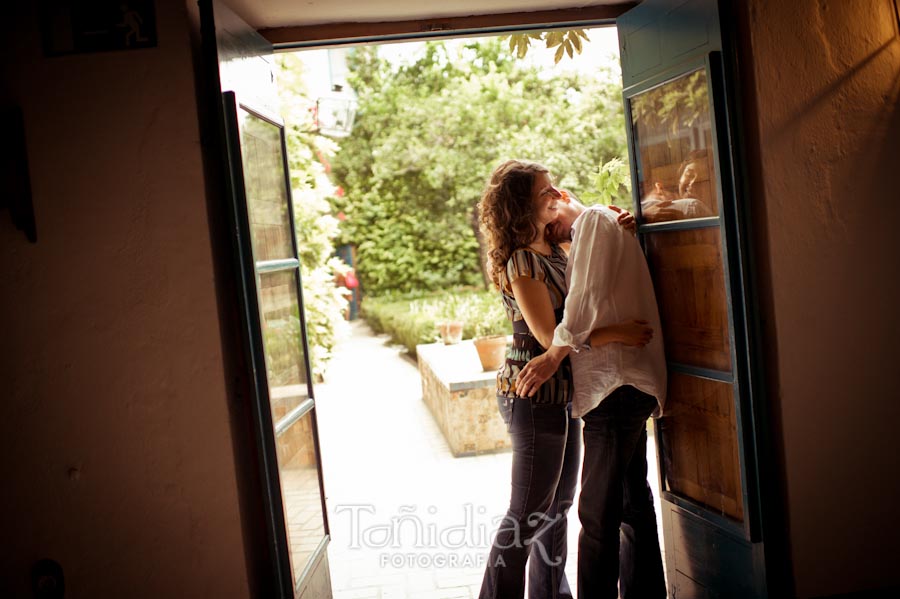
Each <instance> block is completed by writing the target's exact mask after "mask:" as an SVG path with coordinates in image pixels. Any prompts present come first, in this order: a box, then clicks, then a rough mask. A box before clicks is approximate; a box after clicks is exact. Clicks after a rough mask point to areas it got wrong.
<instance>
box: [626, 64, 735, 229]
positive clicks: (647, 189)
mask: <svg viewBox="0 0 900 599" xmlns="http://www.w3.org/2000/svg"><path fill="white" fill-rule="evenodd" d="M630 105H631V118H632V122H633V125H634V133H635V147H636V152H637V160H638V178H639V181H638V185H639V187H638V189H639V193H640V198H641V216H642V219H643V220H644V221H646V222H663V221H672V220H681V219H687V218H702V217H707V216H716V215H717V214H718V201H717V198H716V186H715V180H716V178H715V166H714V163H713V155H712V151H711V147H712V128H711V119H710V104H709V92H708V90H707V79H706V71H705V70H698V71H694V72H692V73H688V74H686V75H684V76H681V77H679V78H677V79H674V80H672V81H669V82H667V83H664V84H662V85H660V86H658V87H654V88H653V89H650V90H648V91H646V92H643V93H641V94H638V95H636V96H634V97H633V98H631V100H630Z"/></svg>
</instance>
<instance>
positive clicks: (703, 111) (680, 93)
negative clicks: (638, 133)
mask: <svg viewBox="0 0 900 599" xmlns="http://www.w3.org/2000/svg"><path fill="white" fill-rule="evenodd" d="M631 110H632V113H633V115H632V116H633V118H634V120H635V121H636V122H640V123H642V126H643V127H645V128H646V129H647V130H650V131H664V130H668V131H669V133H670V134H672V135H676V134H677V133H678V132H679V131H680V130H682V129H684V128H690V127H693V126H694V125H696V124H698V123H700V122H702V121H705V120H706V119H708V118H709V90H708V89H707V81H706V72H705V71H703V70H700V71H696V72H694V73H691V74H690V75H687V76H685V77H680V78H678V79H676V80H675V81H671V82H669V83H667V84H666V85H662V86H660V87H657V88H654V89H651V90H648V91H646V92H644V93H642V94H640V95H638V96H636V97H635V98H634V99H633V100H632V102H631Z"/></svg>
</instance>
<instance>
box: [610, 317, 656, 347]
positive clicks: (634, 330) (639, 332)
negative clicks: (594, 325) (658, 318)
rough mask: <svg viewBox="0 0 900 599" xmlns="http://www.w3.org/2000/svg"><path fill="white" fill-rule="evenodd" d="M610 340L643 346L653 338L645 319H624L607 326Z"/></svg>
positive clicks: (651, 330)
mask: <svg viewBox="0 0 900 599" xmlns="http://www.w3.org/2000/svg"><path fill="white" fill-rule="evenodd" d="M608 334H609V335H610V341H611V342H614V343H615V342H618V343H621V344H622V345H630V346H632V347H644V346H645V345H647V344H648V343H650V340H651V339H653V329H652V328H651V327H650V326H648V323H647V321H646V320H626V321H625V322H620V323H619V324H614V325H612V326H610V327H608Z"/></svg>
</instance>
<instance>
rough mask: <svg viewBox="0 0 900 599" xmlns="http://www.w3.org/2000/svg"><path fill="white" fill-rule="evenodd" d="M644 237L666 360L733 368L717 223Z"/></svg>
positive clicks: (723, 369) (715, 368)
mask: <svg viewBox="0 0 900 599" xmlns="http://www.w3.org/2000/svg"><path fill="white" fill-rule="evenodd" d="M644 239H645V242H646V248H647V259H648V263H649V266H650V273H651V275H652V277H653V281H654V286H655V289H656V298H657V301H658V303H659V309H660V318H661V320H662V327H663V342H664V343H665V348H666V358H667V360H669V361H670V362H676V363H679V364H686V365H689V366H697V367H701V368H709V369H712V370H719V371H722V372H731V346H730V342H729V336H728V305H727V296H726V293H725V272H724V269H723V266H722V249H721V237H720V233H719V230H718V228H705V229H692V230H688V231H664V232H658V233H648V234H646V236H645V237H644ZM670 394H671V392H670Z"/></svg>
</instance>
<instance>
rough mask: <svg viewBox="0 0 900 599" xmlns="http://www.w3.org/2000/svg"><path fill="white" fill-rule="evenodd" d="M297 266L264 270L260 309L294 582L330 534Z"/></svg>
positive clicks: (260, 284) (260, 286) (261, 276)
mask: <svg viewBox="0 0 900 599" xmlns="http://www.w3.org/2000/svg"><path fill="white" fill-rule="evenodd" d="M296 277H297V270H296V269H293V268H292V269H288V270H284V271H277V272H272V273H263V274H261V275H259V296H260V302H259V304H260V312H261V315H262V319H261V320H262V327H263V343H264V347H265V356H266V372H267V375H268V380H269V399H270V406H271V410H272V423H273V429H274V433H275V444H276V450H277V460H278V474H279V477H280V479H281V494H282V502H283V504H284V517H285V526H286V528H287V535H288V546H289V549H290V554H291V565H292V569H293V575H294V580H295V582H298V581H299V577H300V575H301V574H302V573H303V568H304V567H305V566H306V562H307V561H308V560H309V557H310V556H311V555H312V553H313V551H314V550H315V549H316V547H318V545H319V543H320V542H321V540H322V538H323V537H324V536H325V521H324V518H323V515H322V502H321V498H320V494H319V473H318V466H317V463H316V449H315V436H314V434H313V428H314V427H313V411H312V410H310V411H305V412H304V410H306V408H307V407H308V406H307V402H306V399H307V398H308V396H309V393H308V387H307V380H308V373H307V371H306V361H305V359H304V356H303V337H302V331H301V328H300V302H299V297H298V295H297V278H296Z"/></svg>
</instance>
